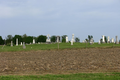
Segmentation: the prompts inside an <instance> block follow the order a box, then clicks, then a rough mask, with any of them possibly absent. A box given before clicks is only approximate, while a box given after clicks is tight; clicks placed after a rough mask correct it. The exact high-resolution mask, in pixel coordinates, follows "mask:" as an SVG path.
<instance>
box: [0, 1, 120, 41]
mask: <svg viewBox="0 0 120 80" xmlns="http://www.w3.org/2000/svg"><path fill="white" fill-rule="evenodd" d="M73 33H74V35H75V37H78V38H80V41H81V42H82V41H83V40H84V39H86V38H87V37H88V35H93V38H94V40H95V41H96V42H98V40H99V39H100V38H102V35H105V36H110V38H115V36H116V35H117V36H118V38H119V39H120V0H0V36H2V38H5V37H6V36H7V35H13V36H14V35H16V34H18V35H23V34H27V35H29V36H36V37H37V36H39V35H47V34H50V35H51V36H52V35H60V36H62V35H68V39H69V40H71V37H72V34H73Z"/></svg>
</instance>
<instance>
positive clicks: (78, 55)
mask: <svg viewBox="0 0 120 80" xmlns="http://www.w3.org/2000/svg"><path fill="white" fill-rule="evenodd" d="M82 72H87V73H88V72H120V48H89V49H63V50H37V51H18V52H0V74H1V75H2V74H19V75H26V74H32V75H33V74H67V73H82Z"/></svg>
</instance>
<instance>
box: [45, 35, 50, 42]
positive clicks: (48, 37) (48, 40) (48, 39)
mask: <svg viewBox="0 0 120 80" xmlns="http://www.w3.org/2000/svg"><path fill="white" fill-rule="evenodd" d="M46 37H47V39H46V42H51V39H50V35H49V34H48V35H47V36H46Z"/></svg>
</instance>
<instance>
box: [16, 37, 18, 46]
mask: <svg viewBox="0 0 120 80" xmlns="http://www.w3.org/2000/svg"><path fill="white" fill-rule="evenodd" d="M16 46H18V38H17V39H16Z"/></svg>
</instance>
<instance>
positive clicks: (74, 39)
mask: <svg viewBox="0 0 120 80" xmlns="http://www.w3.org/2000/svg"><path fill="white" fill-rule="evenodd" d="M72 41H73V42H75V39H74V34H72Z"/></svg>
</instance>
